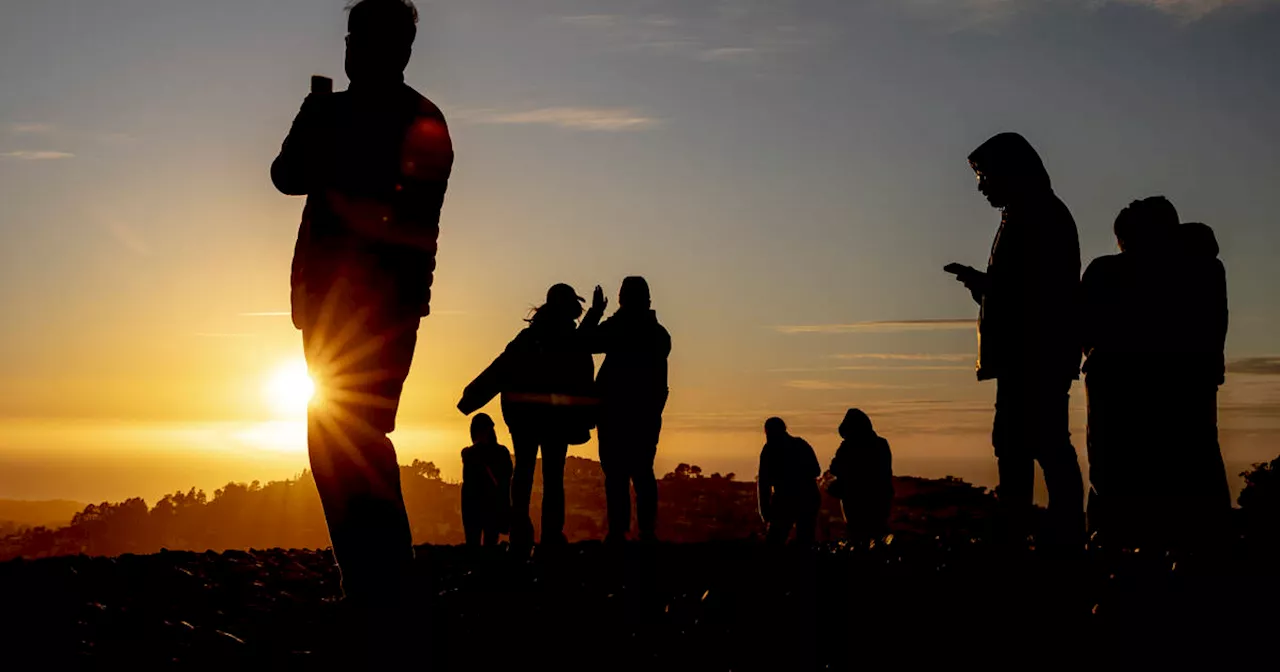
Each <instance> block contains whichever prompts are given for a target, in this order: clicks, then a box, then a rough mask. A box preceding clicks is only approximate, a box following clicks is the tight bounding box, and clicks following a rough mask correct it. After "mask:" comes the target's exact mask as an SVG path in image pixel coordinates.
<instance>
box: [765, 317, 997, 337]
mask: <svg viewBox="0 0 1280 672" xmlns="http://www.w3.org/2000/svg"><path fill="white" fill-rule="evenodd" d="M976 324H977V322H976V321H975V320H973V319H926V320H880V321H871V322H851V323H847V324H800V325H784V326H778V327H774V329H776V330H777V331H779V332H780V333H783V334H859V333H896V332H901V331H950V330H960V329H973V328H974V326H975V325H976Z"/></svg>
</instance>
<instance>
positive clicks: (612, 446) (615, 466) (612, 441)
mask: <svg viewBox="0 0 1280 672" xmlns="http://www.w3.org/2000/svg"><path fill="white" fill-rule="evenodd" d="M623 431H625V429H624V428H619V427H617V425H615V424H614V423H613V422H611V421H606V422H604V423H601V425H600V432H599V439H600V469H601V470H602V471H603V472H604V494H605V504H606V506H607V508H608V511H609V515H608V519H609V533H608V540H609V541H624V540H625V539H626V538H627V532H628V531H629V530H630V529H631V478H630V476H631V474H630V469H629V468H628V467H629V465H628V464H627V455H626V454H625V451H626V447H625V446H624V445H622V443H623V436H622V434H621V432H623Z"/></svg>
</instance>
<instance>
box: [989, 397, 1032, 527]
mask: <svg viewBox="0 0 1280 672" xmlns="http://www.w3.org/2000/svg"><path fill="white" fill-rule="evenodd" d="M1025 388H1026V386H1024V385H1019V384H1016V383H1014V382H1012V381H1005V380H1000V381H998V382H997V383H996V417H995V421H994V423H993V425H992V429H991V444H992V446H993V447H994V448H995V452H996V468H997V469H998V471H999V478H1000V483H999V485H998V486H996V500H997V509H996V514H997V520H996V521H995V523H996V525H995V535H996V539H997V541H1000V542H1004V543H1015V544H1017V543H1021V541H1022V540H1023V539H1025V538H1026V536H1027V535H1028V534H1029V533H1030V531H1031V530H1030V528H1031V525H1030V521H1031V513H1032V503H1033V501H1034V497H1035V475H1036V471H1035V458H1034V457H1032V452H1031V446H1029V445H1028V440H1029V439H1028V432H1027V427H1026V425H1027V417H1026V416H1027V409H1026V404H1025V403H1024V402H1025V398H1024V396H1023V395H1024V394H1025V393H1026V390H1025Z"/></svg>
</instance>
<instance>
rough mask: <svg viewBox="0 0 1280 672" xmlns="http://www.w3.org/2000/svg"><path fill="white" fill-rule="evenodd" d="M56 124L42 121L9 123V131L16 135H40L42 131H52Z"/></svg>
mask: <svg viewBox="0 0 1280 672" xmlns="http://www.w3.org/2000/svg"><path fill="white" fill-rule="evenodd" d="M54 128H55V127H54V125H53V124H49V123H45V122H40V121H26V122H19V123H16V124H9V132H10V133H13V134H14V135H38V134H41V133H52V132H53V130H54Z"/></svg>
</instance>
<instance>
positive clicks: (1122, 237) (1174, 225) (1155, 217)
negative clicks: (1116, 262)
mask: <svg viewBox="0 0 1280 672" xmlns="http://www.w3.org/2000/svg"><path fill="white" fill-rule="evenodd" d="M1177 229H1178V210H1177V209H1176V208H1174V207H1173V203H1170V202H1169V199H1167V198H1165V197H1164V196H1151V197H1148V198H1144V199H1141V200H1138V201H1134V202H1132V203H1130V204H1129V205H1128V206H1127V207H1126V208H1125V209H1124V210H1121V211H1120V214H1119V215H1116V222H1115V234H1116V242H1117V243H1118V244H1119V246H1120V251H1122V252H1142V253H1145V252H1151V251H1158V250H1162V249H1164V248H1166V247H1168V246H1169V245H1170V244H1171V243H1172V242H1173V239H1174V235H1175V234H1176V233H1177Z"/></svg>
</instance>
